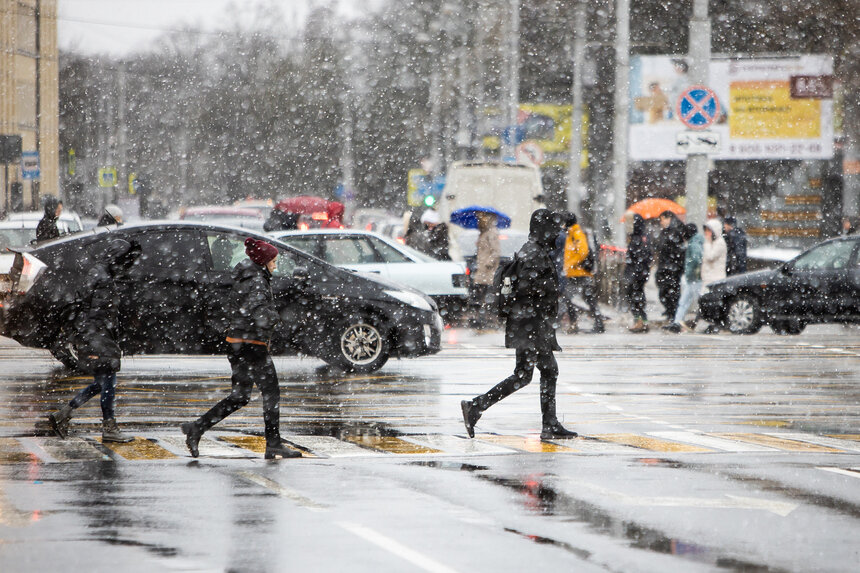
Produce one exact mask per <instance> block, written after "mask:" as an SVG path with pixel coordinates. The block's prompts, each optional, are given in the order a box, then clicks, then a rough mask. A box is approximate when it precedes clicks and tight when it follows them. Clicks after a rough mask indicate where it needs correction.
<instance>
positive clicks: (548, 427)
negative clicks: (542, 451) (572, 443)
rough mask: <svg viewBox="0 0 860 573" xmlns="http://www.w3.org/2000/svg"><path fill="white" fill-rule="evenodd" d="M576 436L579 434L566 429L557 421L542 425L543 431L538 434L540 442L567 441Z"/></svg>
mask: <svg viewBox="0 0 860 573" xmlns="http://www.w3.org/2000/svg"><path fill="white" fill-rule="evenodd" d="M577 436H579V434H577V433H576V432H572V431H570V430H568V429H566V428H565V427H564V426H562V425H561V424H560V423H559V422H558V421H556V422H555V423H554V424H544V425H543V430H541V433H540V439H541V440H552V439H567V438H575V437H577Z"/></svg>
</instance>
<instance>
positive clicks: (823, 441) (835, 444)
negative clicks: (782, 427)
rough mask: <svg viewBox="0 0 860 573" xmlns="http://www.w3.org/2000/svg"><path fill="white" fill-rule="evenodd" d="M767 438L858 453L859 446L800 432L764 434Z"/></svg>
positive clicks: (828, 437) (850, 442)
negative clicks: (785, 439) (779, 438)
mask: <svg viewBox="0 0 860 573" xmlns="http://www.w3.org/2000/svg"><path fill="white" fill-rule="evenodd" d="M765 433H766V434H767V435H768V436H776V437H785V438H789V439H791V440H797V441H799V442H809V443H811V444H816V445H819V446H827V447H829V448H836V449H839V450H848V451H849V452H860V444H855V443H854V442H852V441H849V440H840V439H838V438H833V437H830V436H817V435H815V434H804V433H802V432H783V433H779V434H777V433H771V432H765Z"/></svg>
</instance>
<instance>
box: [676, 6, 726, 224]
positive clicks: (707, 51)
mask: <svg viewBox="0 0 860 573" xmlns="http://www.w3.org/2000/svg"><path fill="white" fill-rule="evenodd" d="M689 38H690V40H689V47H688V49H687V55H688V61H689V62H688V63H689V66H690V67H689V73H688V77H689V78H690V83H692V84H694V85H696V84H698V86H703V85H706V84H707V83H708V67H709V65H710V61H711V21H710V19H709V17H708V0H693V17H692V19H691V20H690V35H689ZM691 91H692V90H687V93H689V92H691ZM684 95H686V93H685V94H683V95H682V97H683V96H684ZM679 103H680V102H679ZM715 104H716V105H717V109H716V110H715V112H714V115H717V114H719V102H717V101H716V100H715ZM678 107H679V108H680V107H681V106H680V105H679V106H678ZM702 107H704V108H705V109H708V107H707V106H706V105H705V106H702ZM685 117H686V116H685ZM694 117H695V118H696V119H698V118H700V117H702V116H699V115H695V114H694V116H690V120H693V119H694ZM715 119H716V117H713V118H712V119H711V120H710V122H706V123H707V124H706V125H701V126H697V128H698V129H704V128H706V127H708V125H710V123H713V121H714V120H715ZM685 123H686V122H685ZM686 176H687V177H686V187H687V203H686V205H685V207H686V209H687V222H688V223H695V224H696V226H698V227H699V228H700V229H701V226H702V225H703V224H704V222H705V219H706V218H707V216H708V156H707V154H704V153H695V154H691V155H688V156H687V166H686Z"/></svg>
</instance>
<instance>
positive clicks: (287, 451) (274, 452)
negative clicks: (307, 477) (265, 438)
mask: <svg viewBox="0 0 860 573" xmlns="http://www.w3.org/2000/svg"><path fill="white" fill-rule="evenodd" d="M277 456H281V457H282V458H300V457H302V453H301V452H300V451H298V450H294V449H292V448H288V447H287V446H285V445H284V443H283V442H282V441H281V440H280V438H279V439H278V441H277V442H273V443H272V444H271V445H270V444H269V443H268V442H266V454H265V456H264V457H265V458H266V459H267V460H273V459H275V457H277Z"/></svg>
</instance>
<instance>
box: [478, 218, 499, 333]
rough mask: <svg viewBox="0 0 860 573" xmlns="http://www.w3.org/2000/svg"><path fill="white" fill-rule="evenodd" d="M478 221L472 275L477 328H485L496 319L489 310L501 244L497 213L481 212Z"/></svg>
mask: <svg viewBox="0 0 860 573" xmlns="http://www.w3.org/2000/svg"><path fill="white" fill-rule="evenodd" d="M476 217H477V220H478V243H477V250H476V255H475V272H474V273H473V274H472V295H473V303H474V304H475V306H476V310H477V317H476V320H477V327H478V328H485V327H486V326H487V325H489V324H491V323H495V322H496V321H495V319H494V318H491V316H492V313H490V312H489V310H490V309H491V308H492V306H493V299H492V288H493V277H494V276H495V274H496V268H497V267H498V266H499V259H500V258H501V246H500V243H499V231H498V227H497V225H498V216H497V215H496V214H495V213H491V212H487V211H480V212H478V213H476Z"/></svg>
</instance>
